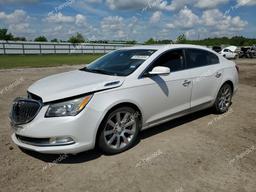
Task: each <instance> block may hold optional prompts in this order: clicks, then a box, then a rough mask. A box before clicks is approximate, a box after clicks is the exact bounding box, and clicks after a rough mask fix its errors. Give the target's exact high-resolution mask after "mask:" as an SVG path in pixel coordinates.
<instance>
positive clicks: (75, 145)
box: [12, 106, 101, 154]
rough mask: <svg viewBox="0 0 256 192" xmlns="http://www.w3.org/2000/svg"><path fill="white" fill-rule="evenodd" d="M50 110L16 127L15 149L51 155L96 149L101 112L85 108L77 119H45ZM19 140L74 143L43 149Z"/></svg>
mask: <svg viewBox="0 0 256 192" xmlns="http://www.w3.org/2000/svg"><path fill="white" fill-rule="evenodd" d="M47 109H48V106H44V107H43V108H42V109H41V110H40V112H39V113H38V115H37V116H36V117H35V119H34V120H33V121H31V122H30V123H28V124H24V125H19V126H18V127H16V128H15V127H14V129H13V130H14V133H13V134H12V140H13V142H14V143H15V144H16V145H18V146H19V147H21V148H25V149H28V150H32V151H37V152H40V153H49V154H76V153H79V152H83V151H87V150H90V149H93V148H94V146H95V140H96V134H97V129H98V126H99V124H98V122H100V121H101V113H100V112H98V111H95V110H93V109H90V108H89V107H85V109H84V110H83V111H82V112H81V113H79V114H78V115H77V116H74V117H73V116H72V117H54V118H45V112H46V110H47ZM17 136H18V137H19V136H21V137H25V138H34V140H33V141H40V140H42V138H72V141H73V142H70V143H66V144H65V143H64V144H63V145H62V144H58V145H56V144H52V145H51V144H48V145H42V143H38V144H37V143H30V142H24V140H22V139H20V138H17Z"/></svg>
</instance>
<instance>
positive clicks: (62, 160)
mask: <svg viewBox="0 0 256 192" xmlns="http://www.w3.org/2000/svg"><path fill="white" fill-rule="evenodd" d="M20 149H21V151H22V152H24V153H26V154H27V155H29V156H31V157H34V158H36V159H39V160H41V161H44V162H46V163H55V164H77V163H85V162H88V161H92V160H95V159H97V158H99V157H100V156H102V155H103V154H102V153H100V152H99V151H98V150H97V149H94V150H90V151H85V152H82V153H78V154H76V155H72V154H58V155H57V154H42V153H38V152H36V151H30V150H26V149H23V148H20Z"/></svg>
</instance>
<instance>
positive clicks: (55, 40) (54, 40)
mask: <svg viewBox="0 0 256 192" xmlns="http://www.w3.org/2000/svg"><path fill="white" fill-rule="evenodd" d="M51 42H55V43H58V42H59V40H58V39H56V38H55V39H52V40H51Z"/></svg>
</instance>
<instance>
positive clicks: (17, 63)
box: [0, 54, 102, 69]
mask: <svg viewBox="0 0 256 192" xmlns="http://www.w3.org/2000/svg"><path fill="white" fill-rule="evenodd" d="M100 56H102V54H84V55H82V54H80V55H1V56H0V69H11V68H26V67H55V66H61V65H79V64H88V63H90V62H92V61H94V60H95V59H97V58H99V57H100Z"/></svg>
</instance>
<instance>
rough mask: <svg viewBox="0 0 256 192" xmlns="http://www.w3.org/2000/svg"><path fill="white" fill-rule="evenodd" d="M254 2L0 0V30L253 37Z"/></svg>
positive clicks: (64, 35) (94, 36) (112, 36)
mask: <svg viewBox="0 0 256 192" xmlns="http://www.w3.org/2000/svg"><path fill="white" fill-rule="evenodd" d="M255 11H256V0H83V1H82V0H63V1H60V0H56V1H54V0H0V28H8V30H9V32H11V33H13V34H14V35H15V36H24V37H26V38H27V39H30V40H32V39H34V38H35V37H37V36H40V35H44V36H46V37H47V38H48V40H51V39H54V38H57V39H61V40H67V39H68V38H69V37H70V36H72V35H74V34H76V33H77V32H80V33H81V34H82V35H83V36H84V37H85V38H86V39H88V40H136V41H138V42H143V41H145V40H147V39H149V38H155V39H172V40H175V39H176V37H177V36H178V35H180V34H183V33H184V34H185V35H186V37H187V38H188V39H203V38H207V37H220V36H228V37H231V36H234V35H243V36H246V37H250V38H256V12H255Z"/></svg>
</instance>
